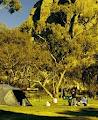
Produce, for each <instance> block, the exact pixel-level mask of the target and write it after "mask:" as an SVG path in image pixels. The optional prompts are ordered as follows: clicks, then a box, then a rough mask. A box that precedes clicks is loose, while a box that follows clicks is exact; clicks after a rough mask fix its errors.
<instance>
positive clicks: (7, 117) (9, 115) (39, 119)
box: [0, 110, 70, 120]
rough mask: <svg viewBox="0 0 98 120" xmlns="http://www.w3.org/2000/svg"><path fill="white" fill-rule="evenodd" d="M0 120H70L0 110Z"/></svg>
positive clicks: (67, 119)
mask: <svg viewBox="0 0 98 120" xmlns="http://www.w3.org/2000/svg"><path fill="white" fill-rule="evenodd" d="M0 120H70V119H69V118H67V117H58V116H57V117H56V116H51V117H50V116H38V115H33V114H31V115H29V114H23V113H14V112H10V111H3V110H0Z"/></svg>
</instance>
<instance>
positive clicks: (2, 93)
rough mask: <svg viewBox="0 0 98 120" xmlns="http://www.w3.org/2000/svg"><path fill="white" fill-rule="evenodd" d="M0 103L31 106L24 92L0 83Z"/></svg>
mask: <svg viewBox="0 0 98 120" xmlns="http://www.w3.org/2000/svg"><path fill="white" fill-rule="evenodd" d="M0 104H1V105H13V106H31V104H30V102H29V101H28V99H27V98H26V96H25V94H24V92H23V91H22V90H21V89H20V88H15V87H12V86H10V85H7V84H0Z"/></svg>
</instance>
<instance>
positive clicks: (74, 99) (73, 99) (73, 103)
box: [71, 87, 77, 105]
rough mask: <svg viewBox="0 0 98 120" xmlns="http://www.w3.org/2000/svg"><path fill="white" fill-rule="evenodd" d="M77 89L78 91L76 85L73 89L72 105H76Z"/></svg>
mask: <svg viewBox="0 0 98 120" xmlns="http://www.w3.org/2000/svg"><path fill="white" fill-rule="evenodd" d="M76 91H77V88H75V87H73V88H72V89H71V95H72V105H76Z"/></svg>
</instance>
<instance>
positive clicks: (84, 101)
mask: <svg viewBox="0 0 98 120" xmlns="http://www.w3.org/2000/svg"><path fill="white" fill-rule="evenodd" d="M87 103H88V100H87V97H86V96H83V98H82V104H83V105H84V106H87Z"/></svg>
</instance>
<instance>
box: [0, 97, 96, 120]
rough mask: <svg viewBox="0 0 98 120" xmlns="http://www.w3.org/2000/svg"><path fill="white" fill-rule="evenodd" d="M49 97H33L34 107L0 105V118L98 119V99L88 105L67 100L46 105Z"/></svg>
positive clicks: (31, 119) (45, 119)
mask: <svg viewBox="0 0 98 120" xmlns="http://www.w3.org/2000/svg"><path fill="white" fill-rule="evenodd" d="M46 101H47V99H32V100H31V102H32V105H33V106H32V107H31V106H30V107H15V106H14V107H12V106H4V105H0V120H98V100H89V104H88V106H86V107H85V106H82V105H81V106H68V104H67V101H66V100H62V99H59V100H58V103H57V104H53V103H52V102H51V101H50V102H51V106H50V107H46V105H45V103H46Z"/></svg>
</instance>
